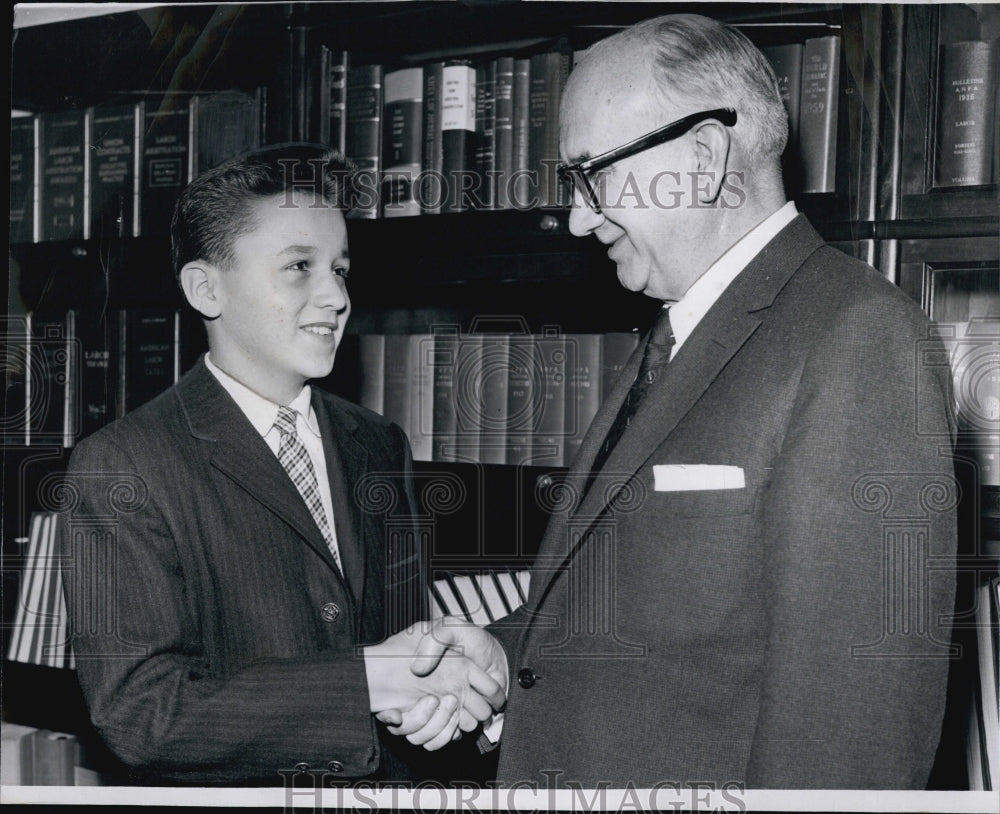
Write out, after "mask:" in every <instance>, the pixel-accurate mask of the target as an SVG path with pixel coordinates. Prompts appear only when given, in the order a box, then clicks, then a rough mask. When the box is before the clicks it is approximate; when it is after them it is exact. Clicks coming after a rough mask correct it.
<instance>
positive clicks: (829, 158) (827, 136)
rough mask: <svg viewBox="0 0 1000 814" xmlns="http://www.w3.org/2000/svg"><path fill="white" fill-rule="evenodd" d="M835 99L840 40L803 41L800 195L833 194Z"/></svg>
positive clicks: (835, 172)
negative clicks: (802, 193) (812, 193)
mask: <svg viewBox="0 0 1000 814" xmlns="http://www.w3.org/2000/svg"><path fill="white" fill-rule="evenodd" d="M839 96H840V37H838V36H829V37H813V38H812V39H808V40H806V41H805V45H804V46H803V49H802V88H801V94H800V97H801V100H800V102H799V151H800V154H801V159H802V191H803V192H834V191H835V188H836V177H837V112H838V99H839Z"/></svg>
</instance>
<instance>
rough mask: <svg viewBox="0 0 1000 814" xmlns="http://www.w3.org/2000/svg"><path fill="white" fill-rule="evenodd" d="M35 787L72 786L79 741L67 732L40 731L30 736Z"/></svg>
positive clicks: (32, 782) (32, 781)
mask: <svg viewBox="0 0 1000 814" xmlns="http://www.w3.org/2000/svg"><path fill="white" fill-rule="evenodd" d="M29 739H30V740H29V743H30V748H31V753H32V754H31V764H32V769H33V776H32V779H31V785H33V786H72V785H73V777H74V768H75V767H76V748H77V739H76V737H75V736H74V735H69V734H67V733H65V732H53V731H52V730H50V729H38V730H36V731H35V732H32V733H31V735H30V736H29Z"/></svg>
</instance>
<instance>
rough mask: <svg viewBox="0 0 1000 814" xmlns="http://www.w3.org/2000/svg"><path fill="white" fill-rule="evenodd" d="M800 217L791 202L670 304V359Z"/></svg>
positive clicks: (765, 219)
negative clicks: (735, 282) (743, 273)
mask: <svg viewBox="0 0 1000 814" xmlns="http://www.w3.org/2000/svg"><path fill="white" fill-rule="evenodd" d="M797 214H798V211H797V210H796V209H795V203H794V202H793V201H788V203H786V204H785V205H784V206H782V207H781V208H780V209H778V210H777V211H775V212H774V213H772V214H771V215H769V216H768V217H766V218H764V220H762V221H761V222H760V223H758V224H757V225H756V226H755V227H754V228H753V229H751V230H750V231H749V232H747V233H746V234H745V235H744V236H743V237H741V238H740V239H739V240H737V241H736V243H734V244H733V245H732V246H730V247H729V249H728V250H727V251H726V252H725V254H723V255H722V257H720V258H719V259H718V260H716V261H715V262H714V263H713V264H712V265H711V266H709V268H708V270H707V271H706V272H705V273H704V274H702V275H701V277H699V278H698V279H697V280H695V281H694V283H693V284H692V285H691V287H690V288H689V289H688V290H687V292H686V293H685V294H684V296H683V297H681V298H680V299H679V300H678V301H677V302H675V303H674V304H673V305H670V303H667V305H670V327H671V328H672V329H673V332H674V349H673V351H672V353H671V358H673V355H674V354H676V353H677V351H678V349H679V348H680V346H681V345H683V344H684V341H685V340H686V339H687V338H688V337H689V336H690V335H691V333H692V332H693V331H694V329H695V328H696V327H697V326H698V323H699V322H701V320H702V318H703V317H704V316H705V314H707V313H708V311H709V309H710V308H711V307H712V306H713V305H715V302H716V300H718V299H719V297H721V296H722V292H723V291H725V290H726V289H727V288H728V287H729V284H730V283H732V282H733V280H735V279H736V278H737V277H738V276H739V274H740V272H741V271H743V269H745V268H746V267H747V266H748V265H749V264H750V261H751V260H753V259H754V258H755V257H756V256H757V255H758V254H760V252H761V251H762V250H763V248H764V247H765V246H766V245H767V244H768V243H770V242H771V240H772V239H773V238H774V236H775V235H777V234H778V232H780V231H781V230H782V229H784V228H785V227H786V226H787V225H788V224H789V223H791V222H792V220H793V219H794V218H795V216H796V215H797Z"/></svg>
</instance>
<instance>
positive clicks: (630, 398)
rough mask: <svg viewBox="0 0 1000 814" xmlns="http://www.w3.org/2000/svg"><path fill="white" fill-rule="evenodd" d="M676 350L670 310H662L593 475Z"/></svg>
mask: <svg viewBox="0 0 1000 814" xmlns="http://www.w3.org/2000/svg"><path fill="white" fill-rule="evenodd" d="M673 347H674V331H673V329H672V328H671V327H670V309H669V308H661V309H660V313H659V314H658V315H657V317H656V322H655V323H654V324H653V328H652V330H651V331H650V332H649V339H648V340H647V342H646V350H645V351H644V352H643V355H642V364H641V365H640V366H639V375H638V376H636V377H635V381H634V382H632V387H631V388H629V391H628V395H627V396H626V397H625V401H624V403H623V404H622V407H621V409H620V410H619V411H618V415H617V416H616V417H615V423H614V424H612V425H611V429H610V430H608V435H607V438H605V439H604V443H603V444H602V445H601V449H600V451H599V452H598V453H597V457H596V458H595V459H594V466H593V469H592V470H591V471H592V472H597V471H599V470H600V469H601V467H602V466H604V462H605V461H606V460H607V459H608V456H609V455H610V454H611V450H613V449H614V448H615V444H617V443H618V441H619V439H620V438H621V437H622V433H624V432H625V428H626V427H627V426H628V425H629V424H630V423H631V422H632V419H633V418H634V417H635V414H636V411H637V410H638V409H639V403H640V402H641V401H642V399H643V397H644V396H645V395H646V393H647V392H648V390H649V388H650V386H651V385H652V384H653V382H655V381H656V379H657V377H658V376H659V375H660V371H661V370H662V368H663V366H664V365H665V364H666V363H667V362H669V361H670V353H671V351H672V350H673Z"/></svg>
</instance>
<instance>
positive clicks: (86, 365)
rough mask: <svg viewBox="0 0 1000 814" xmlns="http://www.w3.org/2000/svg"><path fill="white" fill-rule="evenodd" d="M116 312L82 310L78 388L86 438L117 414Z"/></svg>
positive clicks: (78, 321) (78, 331)
mask: <svg viewBox="0 0 1000 814" xmlns="http://www.w3.org/2000/svg"><path fill="white" fill-rule="evenodd" d="M117 329H118V320H117V318H116V315H114V314H112V315H110V316H108V315H106V314H104V313H92V312H88V311H79V312H77V313H76V324H75V338H76V342H77V344H78V346H79V354H80V375H79V383H78V387H77V390H76V393H77V401H78V407H77V411H78V416H79V428H80V429H79V434H78V436H77V437H78V438H85V437H87V436H88V435H90V434H91V433H93V432H96V431H97V430H99V429H100V428H101V427H103V426H104V425H105V424H108V423H109V422H111V421H113V420H114V419H115V418H116V417H117V403H118V401H119V395H118V393H117V392H116V387H117V384H118V369H119V366H120V364H121V359H120V357H119V348H120V345H121V342H120V339H119V338H118V336H117Z"/></svg>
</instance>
